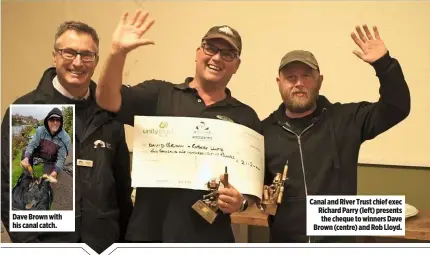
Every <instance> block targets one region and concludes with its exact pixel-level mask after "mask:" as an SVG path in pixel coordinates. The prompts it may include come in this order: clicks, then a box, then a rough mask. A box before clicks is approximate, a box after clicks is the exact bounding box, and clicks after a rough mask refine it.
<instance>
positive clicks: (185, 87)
mask: <svg viewBox="0 0 430 255" xmlns="http://www.w3.org/2000/svg"><path fill="white" fill-rule="evenodd" d="M193 79H194V78H193V77H187V78H186V79H185V81H184V82H183V83H181V84H177V85H175V89H179V90H182V91H194V92H195V93H197V90H196V89H194V88H191V87H190V82H191V81H193ZM225 94H226V95H227V97H226V98H225V99H224V100H225V102H226V103H228V104H231V105H233V106H240V105H241V103H240V102H239V101H238V100H236V98H234V97H232V96H231V91H230V89H228V88H225Z"/></svg>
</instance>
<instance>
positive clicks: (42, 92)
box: [34, 67, 96, 104]
mask: <svg viewBox="0 0 430 255" xmlns="http://www.w3.org/2000/svg"><path fill="white" fill-rule="evenodd" d="M56 75H57V72H56V70H55V67H50V68H48V69H46V70H45V72H43V75H42V78H40V81H39V84H38V85H37V88H36V90H35V92H36V96H35V102H34V103H36V104H37V103H47V102H51V101H52V100H53V99H54V96H55V88H54V85H53V84H52V80H53V79H54V78H55V76H56ZM89 89H90V97H92V98H95V91H96V84H95V83H94V81H92V80H91V81H90V86H89Z"/></svg>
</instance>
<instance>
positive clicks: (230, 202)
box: [96, 10, 261, 242]
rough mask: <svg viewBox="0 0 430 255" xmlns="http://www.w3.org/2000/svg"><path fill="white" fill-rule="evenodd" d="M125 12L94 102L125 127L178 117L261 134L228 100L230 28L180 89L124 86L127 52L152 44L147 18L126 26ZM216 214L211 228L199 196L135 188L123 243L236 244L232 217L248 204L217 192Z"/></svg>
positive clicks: (233, 53) (247, 113) (206, 43)
mask: <svg viewBox="0 0 430 255" xmlns="http://www.w3.org/2000/svg"><path fill="white" fill-rule="evenodd" d="M127 16H128V13H126V14H124V15H123V17H122V20H121V22H120V23H119V24H118V26H117V28H116V30H115V32H114V35H113V42H112V48H111V52H110V54H109V56H108V58H107V62H106V63H105V66H104V68H103V70H102V73H101V75H100V79H99V85H98V87H97V93H96V96H97V102H98V103H99V105H100V106H101V107H102V108H104V109H106V110H109V111H111V112H114V113H116V116H117V119H118V120H119V121H121V122H122V123H125V124H128V125H134V119H133V118H134V116H135V115H146V116H183V117H200V118H212V119H217V118H218V119H224V120H226V119H227V120H231V121H234V122H235V123H238V124H241V125H244V126H247V127H249V128H251V129H253V130H256V131H257V132H260V129H261V128H260V120H259V118H258V116H257V114H256V112H255V111H254V110H253V109H252V108H250V107H249V106H247V105H245V104H243V103H241V102H240V101H238V100H237V99H235V98H234V97H232V96H231V92H230V90H229V89H227V88H226V87H227V84H228V82H229V81H230V79H231V77H232V76H233V74H235V73H236V72H237V70H238V68H239V65H240V54H241V51H242V41H241V37H240V35H239V33H238V32H237V31H236V30H234V29H233V28H231V27H229V26H215V27H212V28H211V29H210V30H209V31H208V32H207V33H206V35H205V36H204V37H203V39H202V41H201V43H200V44H199V45H198V47H197V50H196V56H195V62H196V72H195V75H194V77H188V78H186V79H185V81H184V82H183V83H181V84H172V83H170V82H166V81H160V80H149V81H144V82H142V83H140V84H138V85H136V86H122V85H121V84H122V70H123V67H124V63H125V60H126V56H127V53H128V52H130V51H132V50H133V49H135V48H137V47H139V46H143V45H148V44H153V43H154V42H153V41H151V40H149V39H144V38H142V36H143V34H144V33H145V32H146V31H147V30H148V29H149V28H150V27H151V26H152V24H153V22H154V21H153V20H148V18H147V17H148V13H146V12H145V13H144V12H142V11H140V10H138V11H137V12H136V13H135V14H134V16H133V17H132V18H131V20H127ZM219 192H220V196H219V199H218V204H219V206H220V209H221V210H222V211H223V212H224V214H220V215H219V216H218V217H217V218H216V220H215V221H214V222H213V224H209V223H208V222H206V221H205V220H204V219H203V218H202V217H200V215H198V214H197V213H196V212H195V211H193V209H192V205H193V204H194V203H195V202H196V201H197V200H199V199H201V198H202V196H203V194H205V193H204V192H202V191H197V190H188V189H173V188H159V189H156V188H137V190H136V201H135V205H134V209H133V213H132V216H131V219H130V223H129V225H128V229H127V235H126V240H127V241H132V242H234V241H235V240H234V236H233V232H232V229H231V222H230V215H229V214H230V213H233V212H237V211H242V210H244V209H246V207H247V200H246V199H245V198H244V196H243V195H242V194H241V193H240V192H239V191H238V190H236V189H234V188H233V187H232V186H230V187H228V188H220V190H219Z"/></svg>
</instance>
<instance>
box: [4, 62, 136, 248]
mask: <svg viewBox="0 0 430 255" xmlns="http://www.w3.org/2000/svg"><path fill="white" fill-rule="evenodd" d="M55 76H56V72H55V68H49V69H47V70H46V71H45V72H44V74H43V76H42V78H41V80H40V82H39V85H38V86H37V88H36V89H35V90H34V91H32V92H30V93H28V94H26V95H24V96H23V97H20V98H19V99H17V100H16V101H15V102H14V104H73V103H74V104H75V110H76V114H79V112H81V111H85V112H84V114H83V115H84V116H86V119H85V123H83V124H82V126H83V130H82V132H80V135H79V136H78V135H75V137H74V144H75V151H74V153H75V159H76V160H78V159H83V160H88V161H91V162H92V163H93V165H92V166H91V167H88V166H82V165H78V164H77V163H76V162H75V172H74V173H73V174H74V177H75V214H76V215H75V216H76V218H75V232H71V233H70V232H51V233H41V234H40V233H37V232H31V233H25V232H9V235H10V237H11V240H12V242H47V243H50V242H60V243H75V242H83V243H86V244H87V245H88V246H90V247H91V248H93V249H94V250H95V251H96V252H98V253H101V252H103V251H104V250H105V249H106V248H108V247H109V246H110V245H112V244H113V243H115V242H120V241H122V240H123V238H124V236H125V231H126V227H127V223H128V220H129V217H130V214H131V210H132V202H131V192H132V187H131V176H130V155H129V151H128V147H127V144H126V140H125V132H124V125H122V124H120V123H119V122H117V121H115V120H114V118H113V114H112V113H109V112H107V111H105V110H103V109H101V108H100V107H98V105H97V104H96V102H95V89H96V84H95V83H94V82H93V81H91V83H90V86H89V89H90V99H89V100H91V101H87V102H88V103H85V104H84V105H80V103H82V101H75V100H71V99H68V98H66V97H64V96H63V95H61V94H60V93H59V92H58V91H57V90H56V89H55V88H54V87H53V85H52V80H53V79H54V77H55ZM1 130H2V132H1V135H2V143H1V154H2V160H1V177H2V178H1V196H2V197H1V201H2V204H1V219H2V222H3V223H4V225H5V227H6V230H9V163H10V162H9V153H10V151H9V131H10V130H9V109H8V110H7V111H6V114H5V117H4V118H3V121H2V127H1ZM100 141H103V143H101V142H100Z"/></svg>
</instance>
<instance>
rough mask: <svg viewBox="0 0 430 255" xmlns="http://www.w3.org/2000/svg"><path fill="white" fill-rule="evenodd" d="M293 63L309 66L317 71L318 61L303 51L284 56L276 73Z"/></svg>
mask: <svg viewBox="0 0 430 255" xmlns="http://www.w3.org/2000/svg"><path fill="white" fill-rule="evenodd" d="M294 61H299V62H302V63H304V64H306V65H308V66H310V67H311V68H312V69H316V70H318V71H319V65H318V61H317V59H316V58H315V56H314V54H312V53H311V52H309V51H305V50H293V51H290V52H288V53H287V54H285V56H284V57H283V58H282V60H281V64H280V65H279V69H278V71H281V69H282V68H284V66H286V65H288V64H289V63H291V62H294Z"/></svg>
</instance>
